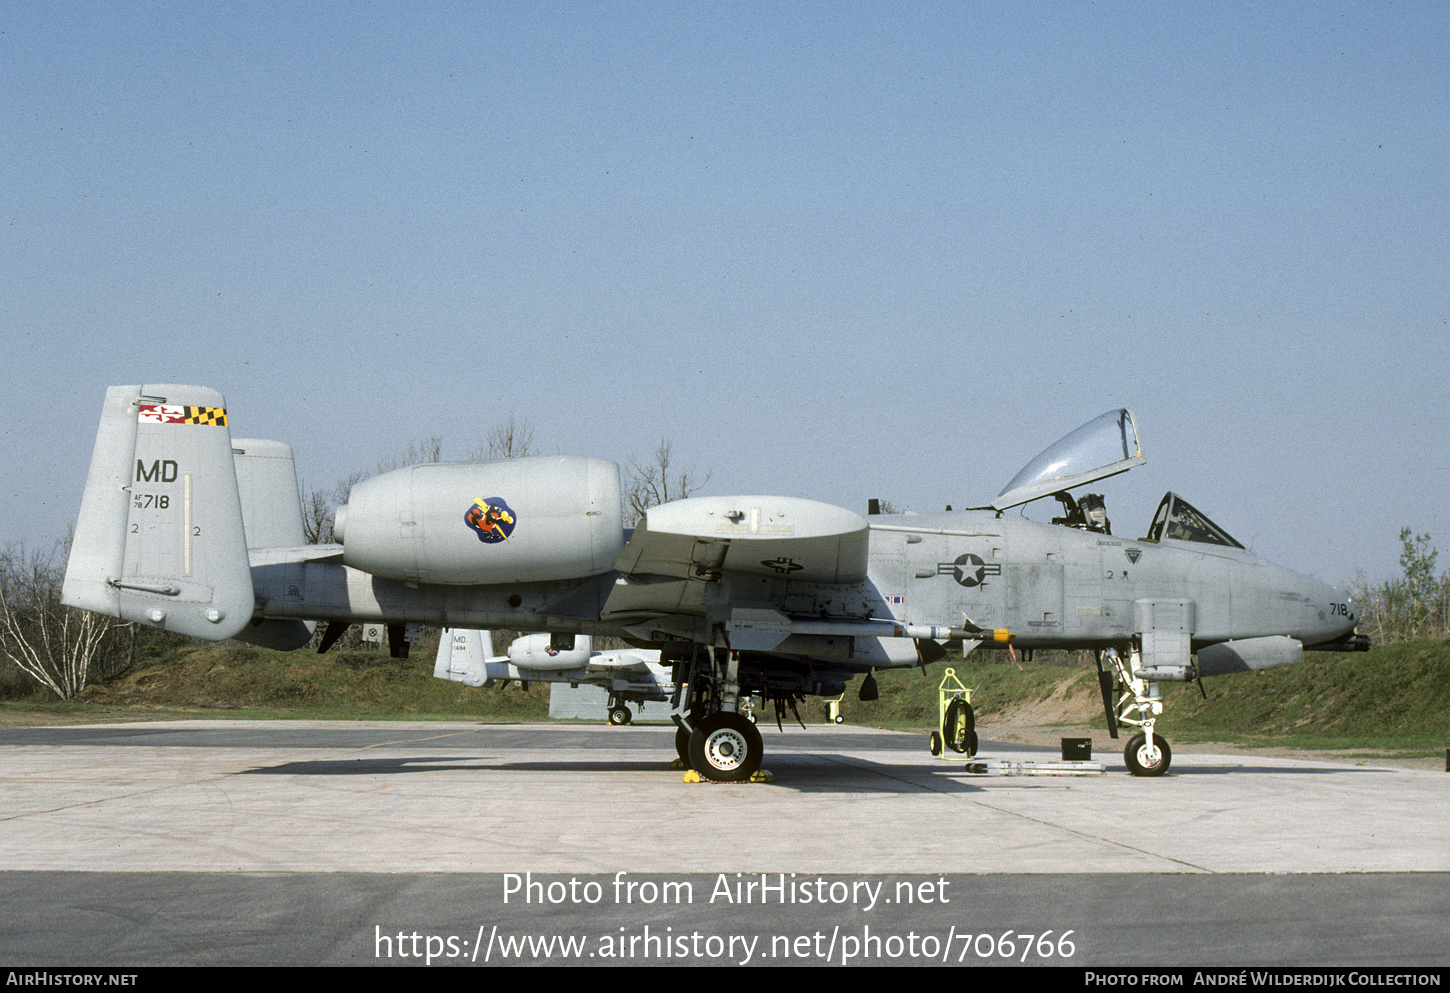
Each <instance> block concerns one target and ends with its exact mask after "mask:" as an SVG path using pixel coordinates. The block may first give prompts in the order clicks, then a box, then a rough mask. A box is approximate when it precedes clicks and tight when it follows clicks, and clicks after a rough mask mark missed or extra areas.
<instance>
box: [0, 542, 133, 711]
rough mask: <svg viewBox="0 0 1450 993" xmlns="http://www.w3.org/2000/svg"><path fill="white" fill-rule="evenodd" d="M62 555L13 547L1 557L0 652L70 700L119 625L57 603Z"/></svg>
mask: <svg viewBox="0 0 1450 993" xmlns="http://www.w3.org/2000/svg"><path fill="white" fill-rule="evenodd" d="M64 552H65V546H64V543H58V544H57V546H56V547H55V548H53V549H52V550H51V551H50V552H40V551H30V552H27V551H26V550H25V549H24V548H23V547H19V546H14V545H12V546H9V547H7V548H6V549H5V551H4V552H3V553H0V653H3V655H4V656H5V657H6V658H8V659H10V660H11V661H13V662H14V663H15V664H16V665H17V666H19V667H20V668H21V669H22V670H24V671H25V672H26V673H27V674H29V675H30V676H32V677H33V678H35V679H36V680H37V681H38V682H40V683H41V684H42V685H44V686H47V687H49V688H50V689H51V690H52V691H53V692H54V693H55V694H56V695H57V696H59V697H60V698H61V699H63V700H69V699H70V698H71V697H73V696H75V695H76V694H77V693H79V692H80V691H81V690H83V689H85V688H86V678H87V676H88V674H89V672H90V668H91V663H92V661H93V660H94V659H95V658H96V657H97V655H98V653H99V652H100V651H101V647H102V643H103V642H104V641H105V639H106V635H107V634H109V633H110V632H111V631H112V630H114V629H116V628H118V627H120V625H119V624H118V623H117V622H116V621H115V620H112V619H111V618H108V617H102V616H101V615H99V614H93V613H90V612H89V611H85V610H77V609H76V608H74V607H67V606H65V605H64V604H62V603H61V602H60V588H61V584H62V582H63V581H64V577H65V566H64V562H65V558H66V556H65V554H64ZM57 558H59V559H60V563H59V564H57V562H56V559H57Z"/></svg>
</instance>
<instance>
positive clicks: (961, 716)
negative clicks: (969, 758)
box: [942, 697, 977, 755]
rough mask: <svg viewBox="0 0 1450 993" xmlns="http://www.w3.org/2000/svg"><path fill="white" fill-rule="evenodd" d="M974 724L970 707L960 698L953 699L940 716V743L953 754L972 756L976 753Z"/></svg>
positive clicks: (974, 719)
mask: <svg viewBox="0 0 1450 993" xmlns="http://www.w3.org/2000/svg"><path fill="white" fill-rule="evenodd" d="M976 724H977V721H976V716H975V715H974V714H973V713H972V705H971V704H970V703H968V702H967V701H966V700H965V699H963V698H962V697H953V698H952V702H951V703H949V704H947V712H946V713H945V714H944V715H943V716H942V741H943V742H944V743H945V744H946V746H947V747H948V748H950V749H951V750H952V751H954V752H959V753H960V752H965V753H967V754H969V755H970V754H973V753H974V752H976V746H975V744H974V741H975V738H976V734H977V730H976Z"/></svg>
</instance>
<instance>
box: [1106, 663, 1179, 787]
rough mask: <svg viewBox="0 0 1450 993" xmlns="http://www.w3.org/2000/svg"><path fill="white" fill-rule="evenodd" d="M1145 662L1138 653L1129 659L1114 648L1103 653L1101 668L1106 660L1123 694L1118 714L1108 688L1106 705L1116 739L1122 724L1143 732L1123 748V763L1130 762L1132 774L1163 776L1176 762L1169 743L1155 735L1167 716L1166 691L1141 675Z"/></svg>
mask: <svg viewBox="0 0 1450 993" xmlns="http://www.w3.org/2000/svg"><path fill="white" fill-rule="evenodd" d="M1141 659H1142V657H1141V656H1140V655H1139V654H1138V652H1137V651H1136V650H1130V651H1129V652H1128V653H1127V657H1126V658H1124V656H1123V654H1122V653H1120V652H1119V651H1118V650H1117V649H1114V648H1109V649H1107V650H1106V651H1105V652H1103V653H1102V656H1101V657H1100V658H1099V662H1098V665H1099V667H1100V668H1101V665H1102V663H1103V661H1107V662H1109V663H1110V664H1111V665H1112V667H1113V669H1114V671H1115V672H1116V673H1117V676H1118V682H1119V685H1120V689H1121V691H1122V692H1121V695H1120V696H1119V697H1118V705H1117V711H1116V713H1114V710H1113V708H1112V706H1111V705H1110V704H1109V701H1110V699H1111V697H1110V694H1109V692H1108V691H1107V687H1106V685H1105V686H1104V693H1103V702H1104V704H1105V705H1107V706H1106V709H1107V713H1108V728H1109V729H1110V730H1111V731H1112V732H1113V737H1115V738H1116V737H1117V725H1118V724H1131V725H1132V726H1134V727H1138V728H1142V729H1143V731H1142V733H1141V734H1135V735H1133V737H1132V738H1130V739H1128V746H1127V747H1126V748H1124V749H1123V761H1124V762H1126V763H1127V765H1128V771H1129V772H1131V773H1132V774H1133V775H1135V776H1161V775H1163V774H1164V773H1165V772H1167V771H1168V766H1169V764H1170V763H1172V761H1173V751H1172V749H1170V748H1169V747H1168V742H1167V741H1166V740H1164V739H1163V738H1162V737H1161V736H1159V735H1157V734H1155V733H1154V732H1153V726H1154V725H1155V724H1156V723H1157V722H1158V715H1159V714H1161V713H1163V691H1162V690H1160V689H1159V688H1158V683H1157V682H1155V681H1150V680H1146V679H1143V678H1142V677H1141V676H1139V675H1138V671H1139V670H1140V669H1141V668H1142V666H1141Z"/></svg>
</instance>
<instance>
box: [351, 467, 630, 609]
mask: <svg viewBox="0 0 1450 993" xmlns="http://www.w3.org/2000/svg"><path fill="white" fill-rule="evenodd" d="M333 532H334V534H335V536H336V540H337V541H339V542H341V543H342V546H343V556H342V560H343V562H344V563H345V564H347V565H349V566H352V567H353V568H355V569H361V570H362V571H363V572H367V573H371V574H373V575H375V576H383V577H386V578H388V579H399V580H403V581H405V582H416V583H445V584H469V585H473V584H493V583H529V582H545V581H550V580H561V579H583V578H585V577H587V576H596V575H599V574H600V573H604V572H608V571H609V570H610V569H612V568H613V567H614V563H615V562H616V561H617V560H618V559H619V553H620V551H621V550H622V549H623V548H624V520H623V515H622V511H621V506H620V498H619V466H617V465H615V464H614V463H613V462H607V461H605V460H603V459H585V458H533V459H507V460H505V461H501V462H479V463H427V464H424V465H415V466H409V467H407V468H405V469H397V470H395V471H393V472H388V473H384V474H383V475H381V476H374V477H373V478H372V479H366V480H363V481H362V482H361V483H358V484H357V485H356V486H354V487H353V488H352V492H351V494H349V496H348V502H347V505H346V506H344V507H339V508H338V511H337V517H336V521H335V523H334V525H333Z"/></svg>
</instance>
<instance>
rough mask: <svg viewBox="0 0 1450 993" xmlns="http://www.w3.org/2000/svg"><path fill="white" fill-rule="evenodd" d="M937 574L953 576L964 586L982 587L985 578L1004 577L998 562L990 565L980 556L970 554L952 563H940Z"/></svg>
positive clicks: (937, 565)
mask: <svg viewBox="0 0 1450 993" xmlns="http://www.w3.org/2000/svg"><path fill="white" fill-rule="evenodd" d="M936 574H937V575H938V576H951V577H952V578H953V579H955V580H956V581H957V582H958V583H960V584H961V585H962V586H980V585H981V583H982V579H983V578H984V577H986V576H1000V575H1002V566H1001V563H998V562H993V563H991V564H990V565H989V564H988V563H986V562H984V561H982V559H981V557H980V556H977V555H973V554H971V553H970V552H968V553H967V554H966V555H958V556H957V557H956V558H955V559H954V560H952V561H951V562H938V563H937V564H936Z"/></svg>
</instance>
